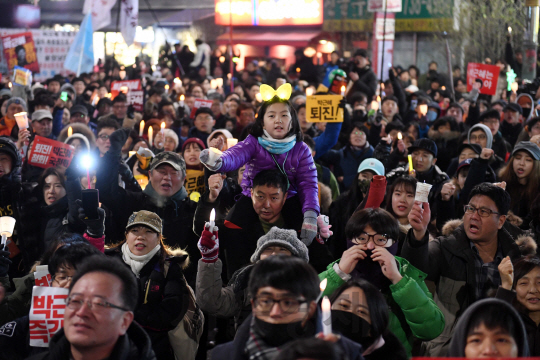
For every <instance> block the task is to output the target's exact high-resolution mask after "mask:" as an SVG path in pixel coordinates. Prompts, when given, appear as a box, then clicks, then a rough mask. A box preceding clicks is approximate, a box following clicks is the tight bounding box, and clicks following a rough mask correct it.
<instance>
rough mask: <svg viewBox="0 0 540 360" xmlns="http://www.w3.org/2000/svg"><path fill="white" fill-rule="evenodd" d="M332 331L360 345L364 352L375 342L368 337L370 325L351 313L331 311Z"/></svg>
mask: <svg viewBox="0 0 540 360" xmlns="http://www.w3.org/2000/svg"><path fill="white" fill-rule="evenodd" d="M332 329H334V330H335V331H337V332H339V333H341V334H342V335H343V336H345V337H347V338H349V339H351V340H352V341H355V342H357V343H359V344H361V345H362V347H363V348H364V350H366V349H367V348H368V347H370V346H371V344H373V343H374V342H375V339H374V338H373V337H372V336H371V335H370V334H371V325H370V324H369V323H368V322H367V321H366V320H365V319H363V318H361V317H360V316H357V315H355V314H353V313H352V312H348V311H341V310H332Z"/></svg>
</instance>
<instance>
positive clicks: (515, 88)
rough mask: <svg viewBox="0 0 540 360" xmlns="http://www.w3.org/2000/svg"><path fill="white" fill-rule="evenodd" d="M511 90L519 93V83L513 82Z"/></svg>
mask: <svg viewBox="0 0 540 360" xmlns="http://www.w3.org/2000/svg"><path fill="white" fill-rule="evenodd" d="M511 88H512V91H513V92H517V91H518V88H519V85H518V83H517V82H515V81H514V82H513V83H512V85H511Z"/></svg>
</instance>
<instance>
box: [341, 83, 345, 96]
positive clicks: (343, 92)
mask: <svg viewBox="0 0 540 360" xmlns="http://www.w3.org/2000/svg"><path fill="white" fill-rule="evenodd" d="M345 89H346V87H345V85H342V86H341V96H345Z"/></svg>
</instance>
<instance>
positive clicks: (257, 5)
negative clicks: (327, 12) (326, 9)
mask: <svg viewBox="0 0 540 360" xmlns="http://www.w3.org/2000/svg"><path fill="white" fill-rule="evenodd" d="M215 10H216V24H217V25H229V21H230V18H231V17H232V23H233V25H259V26H279V25H321V24H322V23H323V3H322V0H215Z"/></svg>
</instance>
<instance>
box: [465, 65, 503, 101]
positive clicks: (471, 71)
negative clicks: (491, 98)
mask: <svg viewBox="0 0 540 360" xmlns="http://www.w3.org/2000/svg"><path fill="white" fill-rule="evenodd" d="M499 72H500V69H499V67H498V66H495V65H486V64H478V63H469V65H467V91H469V92H470V91H471V90H472V88H473V84H474V83H475V82H478V83H481V84H482V85H481V86H480V94H486V95H495V93H496V92H497V82H498V81H499Z"/></svg>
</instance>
